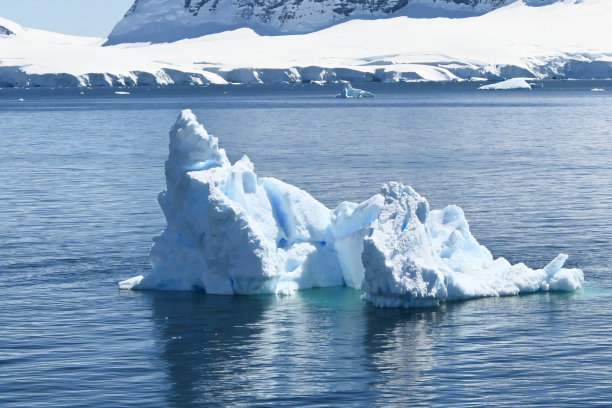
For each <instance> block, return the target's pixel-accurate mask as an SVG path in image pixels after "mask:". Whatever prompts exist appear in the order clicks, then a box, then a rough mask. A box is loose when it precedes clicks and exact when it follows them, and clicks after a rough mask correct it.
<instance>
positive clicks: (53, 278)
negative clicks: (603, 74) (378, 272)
mask: <svg viewBox="0 0 612 408" xmlns="http://www.w3.org/2000/svg"><path fill="white" fill-rule="evenodd" d="M354 85H355V86H358V87H361V88H364V89H367V90H369V91H372V92H374V93H375V94H376V97H375V98H374V99H372V100H340V99H335V98H334V95H335V94H337V93H338V92H339V91H340V90H339V89H338V86H337V85H325V86H318V85H314V84H304V85H277V86H255V87H248V86H210V87H170V88H124V89H118V88H100V89H60V88H57V89H35V88H32V89H0V142H1V146H2V149H1V152H0V406H1V407H3V408H9V407H130V406H138V407H196V406H226V407H229V406H232V407H233V406H266V407H276V406H295V407H303V406H324V407H336V406H351V407H352V406H359V407H361V406H363V407H370V406H376V407H395V406H406V407H421V406H422V407H480V406H495V407H518V406H520V407H591V406H599V407H604V406H605V407H609V406H612V313H611V309H612V308H611V305H612V266H611V265H612V81H546V82H544V83H543V85H544V86H543V87H542V88H534V89H533V90H531V91H478V90H477V87H478V85H479V84H478V83H454V84H453V83H451V84H380V83H378V84H377V83H370V84H354ZM592 88H603V89H605V91H603V92H593V91H591V89H592ZM118 90H119V91H127V92H130V94H128V95H117V94H115V93H114V92H115V91H118ZM81 92H82V94H81ZM19 99H23V100H19ZM183 108H191V109H193V111H194V112H195V113H196V114H197V116H198V118H199V119H200V120H201V121H202V122H203V124H204V125H205V127H206V128H207V129H208V131H209V132H210V133H212V134H214V135H216V136H218V137H219V138H220V144H221V145H222V147H224V148H225V149H226V150H227V152H228V155H229V157H230V159H231V160H232V161H234V160H237V159H239V158H240V157H241V156H242V155H244V154H247V155H248V156H249V157H250V158H251V160H252V161H253V162H254V163H255V169H256V171H257V172H258V174H259V175H260V176H274V177H277V178H280V179H282V180H284V181H286V182H289V183H292V184H295V185H297V186H299V187H301V188H303V189H305V190H307V191H309V192H310V193H311V194H312V195H314V197H316V198H317V199H319V200H321V201H322V202H324V203H325V204H326V205H328V206H330V207H335V206H336V205H337V204H339V203H340V202H341V201H343V200H352V201H360V200H364V199H366V198H368V197H370V196H371V195H373V194H375V193H377V192H378V190H379V188H380V185H381V184H382V182H385V181H390V180H397V181H401V182H403V183H405V184H409V185H411V186H413V187H414V188H415V189H416V190H417V191H418V192H419V193H421V194H423V195H424V196H426V197H427V199H428V200H429V202H430V204H431V207H432V208H434V209H436V208H441V207H443V206H445V205H447V204H457V205H459V206H461V207H462V208H463V209H464V210H465V213H466V215H467V217H468V220H469V221H470V226H471V230H472V232H473V233H474V235H475V236H476V237H477V239H478V240H479V241H480V242H481V243H482V244H484V245H485V246H487V247H488V248H489V249H490V250H491V252H492V253H493V255H494V256H504V257H506V258H508V259H509V260H510V261H512V262H513V263H515V262H520V261H523V262H525V263H526V264H527V265H529V266H531V267H542V266H544V265H545V264H546V263H547V262H548V261H550V260H551V259H553V258H554V257H555V256H556V255H557V254H558V253H560V252H564V253H568V254H569V255H570V259H569V260H568V264H569V266H570V267H579V268H582V269H583V270H584V273H585V277H586V283H585V288H584V289H582V290H580V291H578V292H575V293H544V294H533V295H526V296H519V297H507V298H490V299H479V300H471V301H463V302H452V303H446V304H442V305H441V306H439V307H435V308H427V309H416V310H408V309H403V310H399V309H378V308H375V307H373V306H372V305H370V304H368V303H366V302H365V301H363V300H362V299H361V297H360V296H361V294H360V292H359V291H356V290H353V289H349V288H329V289H313V290H307V291H303V292H300V293H298V294H297V295H295V296H290V297H275V296H236V297H224V296H211V295H206V294H203V293H159V292H130V291H119V290H118V287H117V282H118V281H120V280H123V279H126V278H129V277H132V276H135V275H140V274H146V273H147V272H148V271H149V270H150V266H149V262H148V250H149V248H150V245H151V239H152V238H153V237H154V236H155V235H157V234H159V233H160V232H161V230H162V229H163V228H164V226H165V221H164V217H163V214H162V212H161V210H160V209H159V207H158V205H157V201H156V196H157V194H158V192H159V191H161V190H163V189H164V187H165V180H164V169H163V164H164V160H165V158H166V154H167V144H168V134H167V132H168V130H169V129H170V127H171V126H172V124H173V123H174V121H175V119H176V117H177V115H178V114H179V111H180V109H183Z"/></svg>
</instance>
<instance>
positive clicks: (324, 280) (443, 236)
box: [119, 110, 584, 307]
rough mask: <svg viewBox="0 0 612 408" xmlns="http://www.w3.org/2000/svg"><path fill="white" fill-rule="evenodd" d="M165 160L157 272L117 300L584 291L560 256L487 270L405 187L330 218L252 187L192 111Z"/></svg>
mask: <svg viewBox="0 0 612 408" xmlns="http://www.w3.org/2000/svg"><path fill="white" fill-rule="evenodd" d="M169 150H170V153H169V156H168V160H167V161H166V165H165V172H166V184H167V191H165V192H162V193H161V194H160V195H159V203H160V205H161V207H162V209H163V211H164V214H165V216H166V220H167V223H168V225H167V227H166V229H165V230H164V231H163V233H162V234H161V236H159V237H156V238H155V239H154V245H153V247H152V249H151V254H150V255H151V263H152V266H153V270H152V272H151V273H150V274H148V275H147V276H136V277H134V278H131V279H128V280H125V281H123V282H120V283H119V286H120V288H121V289H159V290H204V291H206V292H207V293H212V294H227V295H231V294H256V293H277V294H291V293H292V292H294V291H296V290H299V289H306V288H312V287H327V286H341V285H347V286H351V287H354V288H358V289H359V288H362V289H363V291H364V298H365V299H366V300H368V301H370V302H372V303H374V304H375V305H377V306H404V307H411V306H423V305H432V304H438V303H439V302H440V301H445V300H453V299H467V298H474V297H482V296H502V295H515V294H518V293H524V292H537V291H549V290H567V291H569V290H575V289H578V288H580V287H581V285H582V282H583V280H584V277H583V273H582V271H581V270H579V269H563V268H562V266H563V263H564V262H565V259H566V258H567V256H566V255H559V256H558V257H557V258H555V259H554V260H553V261H552V262H551V263H550V264H548V265H547V266H546V267H545V268H543V269H537V270H533V269H530V268H528V267H527V266H525V265H524V264H517V265H511V264H510V263H509V262H508V261H506V260H505V259H503V258H498V259H493V257H492V255H491V253H490V252H489V251H488V250H487V249H486V248H485V247H483V246H481V245H479V244H478V242H477V241H476V239H475V238H474V237H473V236H472V235H471V233H470V231H469V227H468V224H467V221H466V220H465V217H464V215H463V212H462V211H461V209H460V208H459V207H456V206H448V207H446V208H445V209H444V210H441V211H430V210H429V205H428V203H427V201H426V200H425V198H423V197H421V196H420V195H419V194H417V193H416V192H415V191H414V190H412V189H411V188H410V187H407V186H404V185H402V184H400V183H395V182H391V183H388V184H385V185H383V187H382V190H381V193H380V194H377V195H375V196H373V197H372V198H370V199H368V200H366V201H364V202H362V203H360V204H356V203H350V202H343V203H342V204H340V205H339V206H338V207H337V208H336V209H334V210H330V209H328V208H327V207H325V206H324V205H323V204H321V203H320V202H318V201H317V200H315V199H314V198H313V197H312V196H311V195H310V194H308V193H307V192H305V191H303V190H300V189H299V188H297V187H295V186H292V185H289V184H286V183H283V182H282V181H280V180H277V179H275V178H258V177H257V175H256V174H255V172H254V168H253V164H252V163H251V161H250V160H249V159H248V157H246V156H244V157H243V158H241V159H240V160H238V161H237V162H236V163H234V164H233V165H232V164H231V163H230V162H229V160H228V159H227V156H226V154H225V151H224V150H223V149H221V148H219V146H218V142H217V138H215V137H213V136H211V135H209V134H208V133H207V132H206V130H205V129H204V127H202V125H200V124H199V123H198V122H197V120H196V118H195V116H194V115H193V113H191V111H189V110H185V111H183V112H181V115H180V116H179V118H178V120H177V122H176V124H175V125H174V127H173V128H172V130H171V131H170V145H169Z"/></svg>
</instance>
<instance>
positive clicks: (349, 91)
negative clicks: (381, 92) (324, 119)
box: [336, 80, 374, 99]
mask: <svg viewBox="0 0 612 408" xmlns="http://www.w3.org/2000/svg"><path fill="white" fill-rule="evenodd" d="M338 82H339V83H341V84H344V88H343V89H342V92H340V93H339V94H338V95H336V98H344V99H352V98H373V97H374V94H373V93H372V92H368V91H364V90H363V89H357V88H353V86H352V85H351V83H350V82H349V81H342V80H340V81H338Z"/></svg>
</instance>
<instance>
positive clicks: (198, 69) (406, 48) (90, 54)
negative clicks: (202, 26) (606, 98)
mask: <svg viewBox="0 0 612 408" xmlns="http://www.w3.org/2000/svg"><path fill="white" fill-rule="evenodd" d="M610 15H612V1H610V0H582V1H580V2H574V1H573V0H571V1H570V0H568V1H562V2H557V3H553V4H550V5H547V6H542V7H530V6H528V5H526V4H524V3H523V2H515V3H512V4H510V5H508V6H505V7H502V8H499V9H497V10H494V11H492V12H490V13H487V14H484V15H482V16H477V17H469V18H457V19H448V18H433V19H415V18H409V17H395V18H387V19H380V20H352V21H348V22H345V23H342V24H338V25H336V26H333V27H330V28H327V29H325V30H321V31H317V32H314V33H310V34H303V35H286V36H260V35H258V34H256V33H255V32H254V31H253V30H251V29H247V28H242V29H238V30H234V31H228V32H223V33H219V34H212V35H207V36H203V37H199V38H195V39H187V40H182V41H177V42H174V43H163V44H149V43H137V44H120V45H115V46H107V47H103V46H102V44H103V42H104V39H102V38H88V37H74V36H67V35H61V34H55V33H50V32H46V31H40V30H34V29H27V28H23V27H21V26H19V25H18V24H15V23H13V22H10V21H8V20H4V19H0V25H1V26H3V27H5V28H7V29H9V30H10V31H11V32H13V33H14V35H9V36H6V35H0V87H3V86H4V87H6V86H96V85H157V84H160V85H166V84H209V83H216V84H221V83H226V82H237V83H247V84H257V83H280V82H300V81H335V80H338V79H343V80H349V81H353V82H362V81H388V82H393V81H413V80H427V81H449V80H458V79H470V78H473V77H476V78H487V79H493V80H502V79H507V78H513V77H524V78H529V77H531V78H538V79H543V78H552V77H556V78H612V35H611V32H610V25H609V16H610Z"/></svg>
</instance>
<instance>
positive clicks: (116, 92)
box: [115, 91, 130, 95]
mask: <svg viewBox="0 0 612 408" xmlns="http://www.w3.org/2000/svg"><path fill="white" fill-rule="evenodd" d="M129 94H130V93H129V92H127V91H115V95H129Z"/></svg>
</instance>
